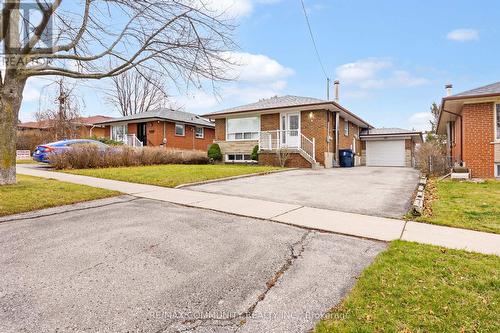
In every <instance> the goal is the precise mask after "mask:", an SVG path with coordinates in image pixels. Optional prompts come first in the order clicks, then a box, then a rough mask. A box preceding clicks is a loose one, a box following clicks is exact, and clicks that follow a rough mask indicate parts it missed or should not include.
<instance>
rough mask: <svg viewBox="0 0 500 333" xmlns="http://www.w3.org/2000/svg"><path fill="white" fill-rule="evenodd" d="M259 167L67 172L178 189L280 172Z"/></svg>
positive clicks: (154, 167)
mask: <svg viewBox="0 0 500 333" xmlns="http://www.w3.org/2000/svg"><path fill="white" fill-rule="evenodd" d="M279 169H280V168H276V167H267V166H258V165H232V164H231V165H225V164H223V165H211V164H209V165H187V164H168V165H152V166H139V167H124V168H104V169H82V170H64V172H67V173H71V174H77V175H84V176H91V177H97V178H106V179H114V180H122V181H127V182H132V183H140V184H149V185H158V186H164V187H176V186H178V185H181V184H188V183H194V182H200V181H205V180H212V179H219V178H226V177H232V176H240V175H246V174H252V173H259V172H269V171H273V170H279Z"/></svg>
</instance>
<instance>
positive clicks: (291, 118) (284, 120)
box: [281, 113, 300, 148]
mask: <svg viewBox="0 0 500 333" xmlns="http://www.w3.org/2000/svg"><path fill="white" fill-rule="evenodd" d="M281 127H282V128H281V129H282V130H283V132H282V139H281V140H282V144H283V146H285V147H290V148H297V147H299V139H300V115H299V114H298V113H286V114H283V115H282V116H281Z"/></svg>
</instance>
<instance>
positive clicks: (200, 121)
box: [99, 108, 215, 127]
mask: <svg viewBox="0 0 500 333" xmlns="http://www.w3.org/2000/svg"><path fill="white" fill-rule="evenodd" d="M151 118H158V119H164V120H170V121H175V122H180V123H189V124H194V125H200V126H206V127H215V125H214V123H212V122H211V121H210V120H208V119H205V118H202V117H200V116H199V115H197V114H194V113H189V112H184V111H177V110H172V109H165V108H163V109H156V110H152V111H147V112H143V113H138V114H134V115H130V116H126V117H121V118H114V119H112V120H107V121H103V122H100V123H99V124H101V125H104V124H108V123H117V122H126V121H134V120H141V119H151Z"/></svg>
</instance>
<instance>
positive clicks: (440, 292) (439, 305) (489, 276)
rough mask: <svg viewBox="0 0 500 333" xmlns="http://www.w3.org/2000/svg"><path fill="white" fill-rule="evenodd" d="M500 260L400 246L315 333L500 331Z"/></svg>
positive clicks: (391, 249)
mask: <svg viewBox="0 0 500 333" xmlns="http://www.w3.org/2000/svg"><path fill="white" fill-rule="evenodd" d="M499 274H500V257H497V256H487V255H481V254H474V253H469V252H465V251H456V250H447V249H442V248H439V247H434V246H429V245H420V244H415V243H408V242H403V241H396V242H393V243H391V245H390V247H389V249H388V250H387V251H385V252H383V253H382V254H380V255H379V256H378V257H377V259H376V260H375V262H374V263H373V264H372V265H371V266H370V267H368V268H367V269H366V270H365V271H364V272H363V273H362V275H361V277H360V279H359V281H358V283H357V284H356V286H355V287H354V289H353V291H352V292H351V293H350V295H349V296H348V297H347V298H346V299H345V300H344V301H343V302H342V303H341V304H340V305H339V306H338V307H336V308H335V309H333V310H332V312H331V313H330V314H329V315H328V316H326V319H324V320H323V321H321V322H320V323H319V324H318V325H317V327H316V332H408V333H410V332H440V333H446V332H450V333H451V332H453V333H457V332H500V322H499V321H498V318H500V276H499Z"/></svg>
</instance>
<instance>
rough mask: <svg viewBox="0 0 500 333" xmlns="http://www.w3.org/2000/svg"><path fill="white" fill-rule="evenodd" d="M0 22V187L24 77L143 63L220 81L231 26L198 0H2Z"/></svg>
mask: <svg viewBox="0 0 500 333" xmlns="http://www.w3.org/2000/svg"><path fill="white" fill-rule="evenodd" d="M63 3H64V5H63ZM30 11H37V12H38V13H39V14H40V15H30V13H29V12H30ZM33 18H38V21H36V22H34V21H33ZM0 27H1V29H0V45H1V47H2V49H3V50H2V51H3V54H4V57H3V59H2V60H3V65H4V66H0V68H4V69H3V70H2V71H1V73H0V185H3V184H12V183H15V182H16V168H15V153H16V152H15V149H16V122H17V119H18V115H19V109H20V107H21V103H22V100H23V97H22V96H23V91H24V87H25V85H26V81H27V80H28V79H29V78H30V77H35V76H64V77H69V78H74V79H102V78H106V77H113V76H117V75H120V74H122V73H124V72H126V71H128V70H130V69H133V68H142V69H145V68H149V69H152V70H156V71H161V72H162V73H163V75H165V77H166V78H168V79H169V80H170V81H172V83H174V84H176V85H177V86H179V85H180V84H188V85H189V84H190V83H192V84H195V85H197V86H200V85H201V81H202V80H203V79H209V80H212V82H213V81H216V80H225V79H227V77H226V74H225V73H226V72H225V68H226V65H228V59H227V57H224V55H223V51H228V50H231V49H232V48H233V44H232V40H231V30H232V26H231V25H230V24H229V23H228V21H226V20H225V15H224V13H220V12H216V11H213V10H211V9H210V8H209V7H207V6H206V5H205V3H204V0H72V1H65V0H52V1H49V0H34V1H31V2H25V1H21V0H4V1H3V3H2V12H1V22H0ZM110 64H113V65H112V66H110Z"/></svg>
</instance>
